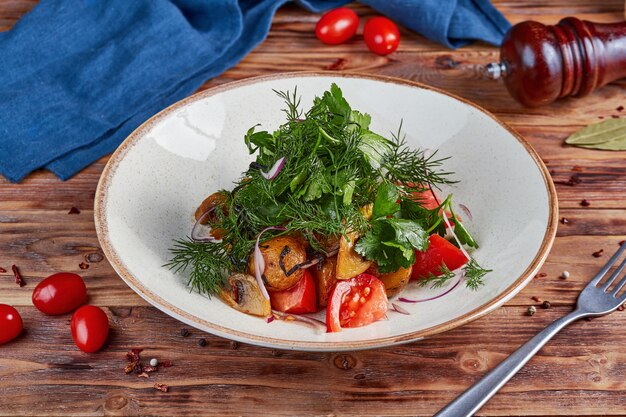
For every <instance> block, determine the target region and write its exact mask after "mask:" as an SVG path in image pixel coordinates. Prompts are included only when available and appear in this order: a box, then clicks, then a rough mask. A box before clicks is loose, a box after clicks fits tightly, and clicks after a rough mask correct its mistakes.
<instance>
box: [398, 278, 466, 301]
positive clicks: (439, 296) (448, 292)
mask: <svg viewBox="0 0 626 417" xmlns="http://www.w3.org/2000/svg"><path fill="white" fill-rule="evenodd" d="M461 279H462V277H459V279H457V280H456V282H455V283H454V285H453V286H452V287H450V288H448V289H447V290H445V291H444V292H442V293H441V294H438V295H433V296H432V297H428V298H422V299H420V300H411V299H408V298H404V297H400V298H398V301H402V302H403V303H411V304H415V303H425V302H426V301H432V300H436V299H437V298H441V297H443V296H444V295H446V294H450V293H451V292H452V290H454V289H455V288H456V287H458V286H459V284H460V283H461Z"/></svg>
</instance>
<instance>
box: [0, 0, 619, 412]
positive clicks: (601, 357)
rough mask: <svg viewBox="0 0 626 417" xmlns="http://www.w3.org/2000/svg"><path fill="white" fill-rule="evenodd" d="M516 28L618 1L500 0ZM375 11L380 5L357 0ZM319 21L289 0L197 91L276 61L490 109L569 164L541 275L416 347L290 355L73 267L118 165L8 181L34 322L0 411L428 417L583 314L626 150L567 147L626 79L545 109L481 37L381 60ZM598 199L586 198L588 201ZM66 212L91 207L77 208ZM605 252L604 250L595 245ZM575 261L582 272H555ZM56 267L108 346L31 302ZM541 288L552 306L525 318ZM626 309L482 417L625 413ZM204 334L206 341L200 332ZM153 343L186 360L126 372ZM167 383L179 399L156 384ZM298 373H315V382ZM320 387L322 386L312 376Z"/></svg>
mask: <svg viewBox="0 0 626 417" xmlns="http://www.w3.org/2000/svg"><path fill="white" fill-rule="evenodd" d="M35 4H36V1H34V0H0V30H7V29H9V28H10V27H11V26H12V25H13V24H14V23H15V21H17V19H19V17H20V16H22V15H23V14H24V13H26V12H27V11H28V10H30V9H31V8H32V7H33V6H34V5H35ZM494 4H495V6H496V7H498V8H499V9H500V10H502V11H503V12H504V13H505V15H506V16H507V17H508V18H509V19H510V20H511V21H512V22H514V23H515V22H519V21H522V20H526V19H534V20H538V21H540V22H543V23H546V24H554V23H556V22H557V21H558V20H559V19H560V18H562V17H564V16H566V15H575V16H578V17H581V18H584V19H588V20H595V21H605V22H608V21H616V20H622V19H623V16H624V15H623V10H624V3H623V0H607V1H602V2H598V1H596V0H551V1H548V2H529V1H525V2H519V1H510V0H508V1H507V0H495V1H494ZM351 7H354V8H355V9H356V10H357V12H358V13H359V15H361V16H362V17H363V18H364V19H365V18H368V17H370V16H373V15H375V14H376V13H375V12H373V11H372V10H371V9H369V8H367V7H365V6H362V5H351ZM316 20H317V15H314V14H311V13H308V12H306V11H304V10H302V9H300V8H298V7H296V6H293V5H292V6H287V7H285V8H283V9H282V10H281V12H280V13H279V14H278V15H277V16H276V18H275V19H274V21H273V25H272V31H271V33H270V35H269V37H268V39H267V40H266V41H265V42H264V43H263V44H262V45H261V46H259V47H258V48H257V49H255V51H253V52H252V53H251V54H250V55H249V56H248V57H246V58H245V59H244V60H243V61H242V62H241V63H240V64H239V65H237V66H236V67H235V68H233V69H231V70H229V71H227V72H226V73H225V74H223V75H222V76H220V77H217V78H215V79H213V80H209V81H208V82H207V83H205V84H204V85H203V87H202V89H205V88H209V87H211V86H215V85H219V84H223V83H225V82H229V81H232V80H236V79H241V78H245V77H250V76H255V75H262V74H270V73H275V72H280V71H299V70H324V71H328V73H329V74H332V73H334V72H337V71H346V70H348V71H360V72H367V73H377V74H384V75H389V76H395V77H402V78H406V79H411V80H414V81H418V82H422V83H425V84H428V85H432V86H436V87H440V88H443V89H445V90H446V91H450V92H452V93H454V94H457V95H459V96H461V97H464V98H467V99H470V100H472V101H474V102H476V103H477V104H479V105H481V106H483V107H485V108H486V109H488V110H489V111H492V112H494V113H495V114H496V115H497V116H498V117H499V118H500V119H502V120H503V121H505V122H506V123H508V124H510V125H511V126H512V127H513V128H515V129H516V130H517V131H518V132H520V133H521V134H522V135H523V136H524V137H525V138H526V139H527V140H528V141H529V142H530V143H531V144H532V146H533V147H535V149H536V150H537V151H538V152H539V153H540V155H541V156H542V158H543V159H544V161H546V163H547V166H548V167H549V168H550V169H551V170H552V171H553V172H552V175H553V177H554V179H555V180H557V182H566V181H567V180H568V179H569V178H570V177H571V175H577V176H578V178H579V179H580V180H581V182H580V184H577V185H576V186H567V185H564V184H562V183H561V184H557V191H558V194H559V203H560V207H561V211H560V216H561V217H565V218H567V219H568V220H569V223H567V224H559V229H558V236H557V239H556V241H555V243H554V247H553V249H552V251H551V254H550V256H549V257H548V260H547V262H546V263H545V265H544V266H543V267H542V269H541V272H543V273H545V274H546V275H545V276H542V277H537V278H535V279H534V280H533V281H532V282H531V283H530V284H529V285H528V286H527V287H526V288H525V289H524V290H522V291H521V292H520V293H519V294H518V296H516V297H515V298H514V299H513V300H511V301H509V302H508V303H507V304H506V306H505V307H503V308H500V309H498V310H496V311H495V312H493V313H492V314H490V315H488V316H487V317H484V318H482V319H479V320H478V321H475V322H473V323H471V324H469V325H467V326H464V327H462V328H459V329H455V330H453V331H450V332H448V333H445V334H442V335H438V336H436V337H433V338H431V339H428V340H425V341H422V342H417V343H413V344H409V345H405V346H399V347H394V348H388V349H381V350H375V351H364V352H350V353H346V354H337V353H306V352H287V351H276V350H272V349H265V348H258V347H254V346H249V345H243V344H242V345H238V347H237V348H236V349H234V348H233V347H235V345H232V344H231V342H229V341H228V340H225V339H221V338H218V337H214V336H210V335H206V334H204V333H202V332H199V331H196V330H192V335H191V336H190V337H189V338H187V339H185V338H182V337H181V336H180V335H179V334H180V333H179V331H180V328H181V327H182V326H183V325H182V324H181V323H180V322H178V321H176V320H174V319H172V318H170V317H168V316H166V315H165V314H163V313H161V312H159V311H158V310H156V309H154V308H152V307H149V306H147V304H146V303H145V302H144V301H143V300H142V299H141V298H139V297H138V296H137V295H136V294H135V293H134V292H132V291H131V290H130V289H129V288H128V287H127V286H126V285H125V284H124V282H123V281H122V280H121V279H120V278H119V277H117V275H116V274H115V272H114V271H113V270H112V268H111V267H110V265H109V264H108V262H107V261H106V260H103V261H100V262H94V263H90V264H89V265H90V267H89V269H87V270H80V269H79V267H78V265H79V264H80V263H81V262H83V261H84V259H85V256H86V255H88V254H90V253H99V251H100V249H99V245H98V242H97V238H96V236H95V230H94V226H93V220H92V215H93V211H92V207H93V197H94V193H95V187H96V184H97V181H98V178H99V175H100V173H101V171H102V169H103V167H104V164H105V163H106V160H107V158H102V159H101V160H100V161H98V162H97V163H95V164H93V165H92V166H90V167H88V168H86V169H85V170H84V171H83V172H81V173H80V174H79V175H78V176H76V177H75V178H73V179H71V180H70V181H66V182H60V181H58V180H56V178H55V177H54V176H53V175H52V174H50V173H47V172H43V171H39V172H36V173H34V174H33V175H31V176H29V177H28V179H27V180H25V181H24V182H23V183H22V184H19V185H16V184H10V183H8V182H7V181H6V180H4V179H1V178H0V267H4V268H6V269H9V270H10V266H11V264H13V263H15V264H17V265H19V266H20V268H21V270H22V272H23V274H24V275H25V277H26V280H27V282H28V285H27V286H26V287H23V288H19V287H18V286H16V285H15V284H14V282H13V279H12V275H11V273H10V272H8V273H3V274H0V302H7V303H10V304H13V305H15V306H17V307H18V308H19V309H20V311H21V312H22V314H23V316H24V319H25V323H26V328H27V331H26V333H25V334H24V335H23V336H21V337H20V338H19V340H18V341H16V342H14V343H11V344H8V345H5V346H2V347H0V392H2V395H0V415H16V414H31V415H34V414H38V415H72V414H79V415H138V414H141V415H180V414H183V413H184V414H191V415H199V414H205V413H213V414H219V415H258V414H271V415H305V414H318V415H320V414H323V415H331V414H332V415H432V414H433V413H434V412H435V411H436V410H437V409H439V408H440V407H442V406H443V405H444V404H446V403H447V402H448V401H450V400H451V399H452V398H453V397H454V396H455V395H457V394H458V393H460V392H461V391H462V390H463V389H464V388H466V387H467V386H469V385H470V384H471V383H472V382H474V381H475V380H477V379H478V378H479V377H480V375H482V374H483V373H484V372H486V371H487V370H488V369H490V368H492V367H493V366H495V364H496V363H498V362H499V361H500V360H502V359H503V358H504V357H506V355H508V354H509V353H511V352H512V351H513V350H514V349H515V348H516V347H517V346H518V345H519V344H521V343H523V342H524V341H525V340H526V339H528V338H530V337H531V336H532V335H534V334H535V333H536V332H538V331H539V330H541V329H542V328H543V327H544V326H545V325H547V324H548V323H549V322H550V321H552V320H553V319H555V318H557V317H559V316H561V315H563V314H566V313H567V312H568V311H570V310H571V308H572V306H573V305H574V303H575V299H576V297H577V295H578V292H579V291H580V289H581V288H582V287H583V286H584V284H585V282H587V280H588V279H589V277H591V276H592V275H593V274H595V272H596V271H597V270H598V268H599V267H600V266H601V265H602V264H603V263H604V262H605V261H606V259H607V255H608V254H609V253H610V252H612V251H613V250H615V249H616V248H617V244H618V242H620V241H621V240H624V239H626V216H624V214H623V210H624V209H625V208H626V162H625V161H624V156H623V152H605V151H588V150H583V149H577V148H573V147H565V146H564V145H563V140H564V139H565V138H566V137H567V136H568V135H569V134H570V133H572V132H573V131H575V130H576V129H578V128H580V127H582V126H584V125H587V124H589V123H593V122H596V121H599V120H601V118H609V117H611V116H618V117H626V114H622V112H619V111H618V110H617V108H618V107H619V106H621V105H625V106H626V100H625V96H626V95H625V94H624V92H625V87H626V81H624V80H622V81H620V82H617V83H614V84H612V85H610V86H607V87H605V88H603V89H601V90H599V91H597V92H595V93H593V94H592V95H590V96H589V97H586V98H585V99H584V100H575V99H570V100H564V101H560V102H558V103H554V104H552V105H551V106H548V107H545V108H539V109H525V108H522V107H521V106H519V105H518V104H516V103H515V102H514V101H513V100H512V99H511V98H510V97H509V96H508V93H507V92H506V89H505V88H504V86H503V85H502V84H501V83H497V82H496V83H494V82H492V81H490V80H487V79H486V78H485V77H484V75H483V66H484V65H485V64H486V63H488V62H491V61H494V60H497V57H498V50H497V48H495V47H492V46H488V45H485V44H482V43H476V44H474V45H471V46H468V47H465V48H461V49H459V50H456V51H449V50H445V49H443V48H442V47H441V46H439V45H437V44H435V43H433V42H430V41H428V40H426V39H424V38H423V37H421V36H419V35H416V34H412V33H410V32H408V31H406V30H404V29H402V36H403V38H402V43H401V46H400V50H399V51H398V52H397V53H395V54H393V55H391V56H389V57H379V56H375V55H373V54H370V53H369V52H368V51H367V50H366V48H365V46H364V44H363V42H362V38H361V36H360V34H359V35H357V37H356V38H355V39H354V40H353V41H351V42H350V43H348V44H346V45H341V46H337V47H328V46H325V45H322V44H321V43H319V42H318V41H317V40H316V39H315V38H314V37H313V36H312V35H311V34H312V32H313V27H314V25H315V22H316ZM582 199H587V200H588V201H589V202H590V203H591V205H590V206H589V207H582V206H581V205H580V202H581V201H582ZM71 207H77V208H79V209H80V210H81V214H79V215H68V214H67V212H68V210H69V209H70V208H71ZM598 249H604V250H605V255H604V256H603V257H600V258H595V257H593V256H592V253H593V252H595V251H597V250H598ZM565 269H567V270H568V271H569V272H570V274H571V276H570V278H568V279H567V280H563V279H561V278H559V275H560V274H561V273H562V271H563V270H565ZM59 270H69V271H77V272H80V273H81V274H82V275H83V276H84V277H85V280H86V282H87V286H88V288H89V294H90V299H89V302H90V303H93V304H96V305H100V306H103V307H104V308H105V309H106V311H107V313H108V314H109V316H110V321H111V325H112V329H113V331H112V335H111V337H110V340H109V343H108V345H107V347H106V348H105V349H104V350H103V351H101V352H100V353H97V354H91V355H88V354H83V353H81V352H79V351H77V350H76V348H75V347H74V346H73V344H72V341H71V338H70V335H69V329H68V321H69V316H67V315H66V316H61V317H45V316H43V315H41V314H40V313H39V312H37V311H36V310H35V309H34V307H32V304H31V301H30V297H31V292H32V289H33V288H34V286H35V285H36V284H37V283H38V282H39V281H40V280H41V279H42V278H43V277H45V276H47V275H49V274H50V273H53V272H55V271H59ZM532 297H539V298H541V300H549V301H550V302H551V304H552V308H550V309H542V308H538V310H537V313H536V314H535V315H534V316H533V317H529V316H527V315H526V311H527V308H528V306H529V305H539V304H540V303H539V302H538V301H536V300H533V299H532ZM624 314H626V313H624V312H618V313H615V314H613V315H610V316H607V317H603V318H600V319H594V320H592V321H590V322H585V321H583V322H580V323H577V324H575V325H573V326H572V327H570V328H568V329H566V330H565V331H564V332H563V333H562V334H560V335H558V336H557V337H556V338H555V340H553V341H552V342H551V343H550V344H549V345H548V346H547V347H546V348H544V349H543V350H542V351H541V352H540V354H539V355H538V356H537V357H536V358H534V359H533V360H532V361H531V362H530V363H529V364H528V366H527V367H525V368H524V369H523V370H522V371H521V372H520V373H519V374H518V375H517V376H516V377H515V378H514V379H513V380H512V381H511V382H510V383H509V384H508V385H507V386H506V387H505V388H504V389H503V391H502V392H501V393H499V394H498V395H497V396H496V397H495V398H494V399H493V400H492V401H491V402H490V403H489V404H488V405H487V406H486V407H485V408H484V409H483V410H482V411H481V413H480V415H490V416H510V415H527V416H540V415H568V416H573V415H609V414H614V415H626V383H625V382H624V380H623V375H624V371H625V370H626V369H625V365H624V364H625V363H626V349H625V348H624V336H622V334H621V333H620V332H619V331H616V329H619V328H621V326H622V323H623V320H624ZM200 337H205V338H206V339H207V340H208V342H209V344H208V346H207V347H205V348H200V347H199V346H198V345H197V340H198V339H199V338H200ZM137 346H143V347H146V348H147V350H146V352H145V353H144V355H143V357H144V358H145V359H149V358H150V357H159V358H161V359H164V358H169V359H172V360H173V361H174V362H175V364H176V365H175V366H174V367H172V368H169V369H164V370H161V371H159V373H158V374H157V375H153V376H152V377H151V378H150V379H148V380H144V379H142V378H137V377H135V376H133V375H125V374H124V373H123V372H122V368H123V366H124V365H125V360H124V353H125V352H126V351H127V350H128V349H130V348H132V347H137ZM156 381H159V382H164V383H168V384H170V385H171V386H172V389H171V392H169V393H161V392H158V391H156V390H154V389H153V388H151V387H152V384H153V383H154V382H156ZM303 381H316V382H314V383H306V384H304V383H303ZM317 381H319V382H317Z"/></svg>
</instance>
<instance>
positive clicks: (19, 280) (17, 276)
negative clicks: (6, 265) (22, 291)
mask: <svg viewBox="0 0 626 417" xmlns="http://www.w3.org/2000/svg"><path fill="white" fill-rule="evenodd" d="M11 269H12V270H13V275H15V283H16V284H17V285H19V286H20V287H23V286H24V285H26V281H24V278H22V274H20V270H19V269H17V265H11Z"/></svg>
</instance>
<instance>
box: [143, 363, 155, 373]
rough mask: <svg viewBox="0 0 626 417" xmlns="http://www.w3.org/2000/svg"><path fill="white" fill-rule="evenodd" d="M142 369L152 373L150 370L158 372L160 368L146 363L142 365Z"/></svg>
mask: <svg viewBox="0 0 626 417" xmlns="http://www.w3.org/2000/svg"><path fill="white" fill-rule="evenodd" d="M141 370H142V371H143V372H147V373H150V372H156V371H158V370H159V368H157V367H156V366H152V365H144V366H142V367H141Z"/></svg>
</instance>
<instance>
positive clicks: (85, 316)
mask: <svg viewBox="0 0 626 417" xmlns="http://www.w3.org/2000/svg"><path fill="white" fill-rule="evenodd" d="M71 327H72V339H74V344H75V345H76V346H77V347H78V348H79V349H80V350H82V351H83V352H95V351H97V350H98V349H100V348H101V347H102V345H103V344H104V342H105V341H106V339H107V336H108V334H109V318H108V317H107V315H106V313H105V312H104V311H102V309H101V308H100V307H96V306H90V305H87V306H82V307H81V308H79V309H78V310H76V311H75V312H74V315H72V324H71Z"/></svg>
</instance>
